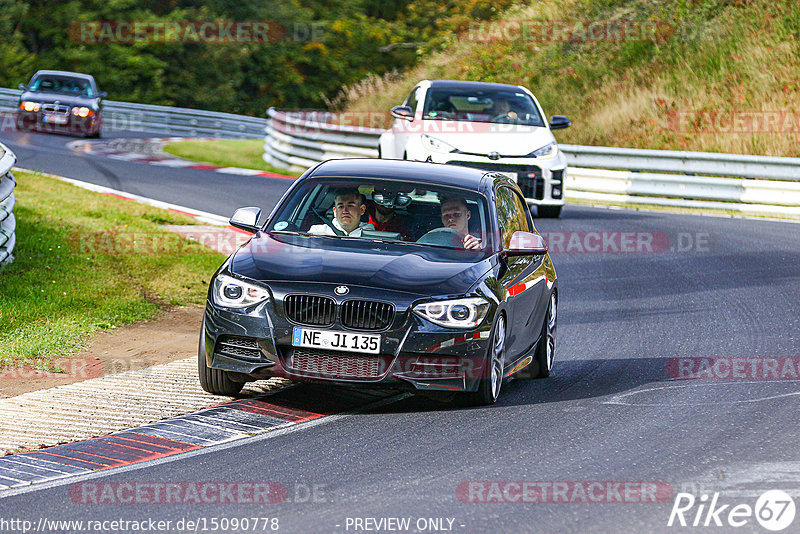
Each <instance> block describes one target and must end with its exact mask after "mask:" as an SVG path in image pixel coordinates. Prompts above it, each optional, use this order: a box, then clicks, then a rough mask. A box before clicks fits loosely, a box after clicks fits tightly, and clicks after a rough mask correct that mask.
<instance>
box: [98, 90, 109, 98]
mask: <svg viewBox="0 0 800 534" xmlns="http://www.w3.org/2000/svg"><path fill="white" fill-rule="evenodd" d="M107 96H108V93H106V92H105V91H100V92H99V93H97V98H105V97H107Z"/></svg>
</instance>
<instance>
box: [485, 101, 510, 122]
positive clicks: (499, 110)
mask: <svg viewBox="0 0 800 534" xmlns="http://www.w3.org/2000/svg"><path fill="white" fill-rule="evenodd" d="M489 113H490V115H491V116H492V119H516V118H517V113H516V112H515V111H511V104H509V102H508V100H506V99H505V98H498V99H496V100H495V101H494V102H492V108H491V111H490V112H489Z"/></svg>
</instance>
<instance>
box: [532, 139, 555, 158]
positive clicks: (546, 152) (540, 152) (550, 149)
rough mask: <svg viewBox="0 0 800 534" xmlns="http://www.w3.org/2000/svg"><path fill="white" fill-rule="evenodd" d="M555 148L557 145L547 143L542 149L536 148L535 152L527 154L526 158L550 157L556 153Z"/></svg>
mask: <svg viewBox="0 0 800 534" xmlns="http://www.w3.org/2000/svg"><path fill="white" fill-rule="evenodd" d="M556 146H557V144H556V143H555V142H552V143H547V144H546V145H544V146H543V147H542V148H537V149H536V150H534V151H533V152H531V153H530V154H528V156H529V157H532V158H543V157H545V156H551V155H553V153H554V152H555V151H556Z"/></svg>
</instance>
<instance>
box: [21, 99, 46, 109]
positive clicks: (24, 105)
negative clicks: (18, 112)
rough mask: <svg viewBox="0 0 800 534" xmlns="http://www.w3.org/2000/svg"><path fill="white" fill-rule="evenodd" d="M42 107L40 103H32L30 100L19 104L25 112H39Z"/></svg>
mask: <svg viewBox="0 0 800 534" xmlns="http://www.w3.org/2000/svg"><path fill="white" fill-rule="evenodd" d="M41 107H42V105H41V104H40V103H39V102H31V101H29V100H25V101H24V102H20V103H19V109H22V110H24V111H39V108H41Z"/></svg>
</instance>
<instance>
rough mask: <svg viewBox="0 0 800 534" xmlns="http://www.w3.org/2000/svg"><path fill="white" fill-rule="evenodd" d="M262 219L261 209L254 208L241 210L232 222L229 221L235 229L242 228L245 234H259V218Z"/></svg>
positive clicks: (236, 212) (236, 213)
mask: <svg viewBox="0 0 800 534" xmlns="http://www.w3.org/2000/svg"><path fill="white" fill-rule="evenodd" d="M259 217H261V208H256V207H253V206H250V207H247V208H239V209H238V210H236V211H235V212H234V213H233V217H231V219H230V221H228V222H229V223H230V224H231V226H233V227H234V228H240V229H242V230H244V231H245V232H250V233H251V234H254V233H256V232H258V230H259V228H258V218H259Z"/></svg>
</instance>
